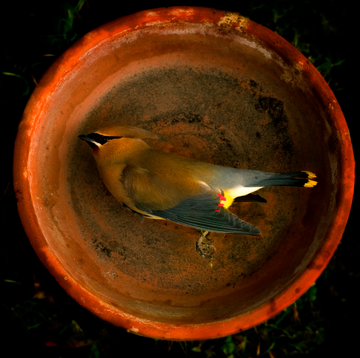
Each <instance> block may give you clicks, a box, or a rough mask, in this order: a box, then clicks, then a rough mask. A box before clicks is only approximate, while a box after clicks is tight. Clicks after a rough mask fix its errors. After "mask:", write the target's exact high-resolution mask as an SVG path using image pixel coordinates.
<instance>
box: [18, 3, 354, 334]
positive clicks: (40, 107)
mask: <svg viewBox="0 0 360 358" xmlns="http://www.w3.org/2000/svg"><path fill="white" fill-rule="evenodd" d="M163 23H211V24H213V25H216V26H221V27H224V28H230V27H231V28H235V29H237V30H240V31H242V32H245V33H246V34H247V35H249V36H250V37H253V38H256V39H257V40H258V41H260V42H261V43H262V44H263V45H264V46H266V47H267V48H270V49H271V50H272V51H274V52H276V53H277V54H278V55H279V56H280V57H282V58H286V59H287V61H289V62H290V63H292V64H293V65H295V64H297V65H298V66H299V64H300V66H301V68H302V74H303V75H304V77H305V78H306V80H307V81H308V82H310V84H311V85H312V87H313V88H314V90H315V91H316V92H317V94H318V96H319V99H320V101H321V102H322V103H323V104H324V107H328V109H329V110H328V114H329V121H330V122H331V123H332V125H333V128H335V129H336V130H337V134H338V138H339V142H340V144H341V153H340V158H339V170H338V180H339V183H341V187H342V190H341V195H340V196H339V199H338V202H337V205H336V209H335V216H334V219H333V221H332V223H331V225H330V226H329V229H328V232H327V234H326V237H325V239H324V244H323V246H322V247H321V248H320V249H318V251H317V252H316V254H315V255H314V258H313V260H312V262H311V265H309V266H308V268H307V269H306V270H305V271H304V272H303V273H302V274H300V275H299V277H298V278H297V279H295V280H294V281H293V282H292V283H291V284H290V285H289V287H288V288H287V289H285V290H284V291H283V292H282V293H281V294H278V295H277V296H275V297H274V298H272V299H271V300H270V301H269V302H267V303H265V304H263V305H261V306H259V307H257V308H255V309H254V310H252V311H250V312H248V313H246V314H243V315H241V316H237V317H234V318H231V319H226V320H223V321H218V322H213V323H204V324H195V325H191V324H188V325H180V324H168V323H162V322H154V321H150V320H146V319H141V318H139V317H136V316H133V315H130V314H127V313H124V312H121V311H119V310H117V309H115V308H114V307H112V306H110V305H109V304H107V303H105V302H103V301H101V300H100V299H98V298H97V297H95V296H94V295H93V294H92V293H91V292H89V291H87V290H86V289H85V288H84V287H81V286H80V285H78V284H77V283H76V282H75V281H72V279H71V274H70V273H68V272H66V271H65V269H64V267H63V266H62V265H61V263H60V261H59V260H58V259H57V257H56V255H54V253H53V252H52V251H51V249H50V247H49V246H48V244H47V242H46V238H45V237H44V236H43V234H42V231H41V227H40V225H39V223H38V220H37V218H36V215H35V211H34V208H33V206H32V203H31V193H30V185H29V181H28V179H27V175H28V173H30V171H29V172H27V169H28V167H27V164H28V159H29V157H30V155H31V144H32V143H31V140H32V139H34V138H35V136H34V134H35V133H36V129H37V126H39V125H40V123H41V120H42V114H43V113H45V111H46V109H47V105H48V98H49V97H50V95H49V94H51V93H53V92H55V91H56V90H57V85H58V83H59V82H61V81H62V80H63V78H64V77H65V76H66V75H67V73H68V72H69V71H70V69H71V68H72V67H73V66H74V65H75V64H77V63H79V61H80V59H81V58H82V56H83V55H84V54H86V53H87V52H88V51H90V50H91V49H93V48H94V47H95V46H98V45H100V44H101V43H102V41H107V40H109V38H114V37H117V36H123V35H124V34H126V33H128V32H130V31H132V30H136V29H139V28H144V27H147V26H156V25H158V24H163ZM49 79H50V82H49V84H47V85H46V86H42V83H47V82H48V80H49ZM326 105H328V106H326ZM354 179H355V161H354V155H353V149H352V144H351V139H350V134H349V130H348V127H347V124H346V121H345V118H344V116H343V113H342V111H341V109H340V106H339V105H338V103H337V101H336V99H335V96H334V94H333V93H332V91H331V90H330V88H329V86H328V85H327V83H326V82H325V80H324V79H323V78H322V76H321V75H320V74H319V72H318V71H317V70H316V69H315V67H314V66H313V65H312V64H311V63H310V62H309V61H308V60H307V59H306V58H305V57H304V56H303V55H302V54H301V53H300V52H299V51H298V50H297V49H295V48H294V47H293V46H292V45H291V44H290V43H288V42H287V41H286V40H285V39H283V38H282V37H280V36H279V35H277V34H275V33H274V32H272V31H271V30H269V29H267V28H265V27H263V26H262V25H259V24H256V23H254V22H253V21H251V20H249V19H246V18H244V17H242V16H240V15H239V14H237V13H229V12H225V11H221V10H215V9H210V8H201V7H170V8H159V9H152V10H145V11H141V12H138V13H135V14H132V15H128V16H125V17H122V18H119V19H117V20H115V21H112V22H110V23H107V24H105V25H103V26H100V27H99V28H97V29H95V30H93V31H91V32H90V33H88V34H87V35H85V36H84V37H83V38H82V39H81V40H79V41H78V42H77V43H75V44H74V45H73V46H71V47H70V48H69V49H68V50H67V51H66V52H65V53H64V54H63V55H62V56H60V57H59V58H58V59H57V60H56V61H55V63H54V64H53V65H52V66H51V67H50V68H49V69H48V71H47V72H46V74H45V75H44V76H43V78H42V80H41V81H40V82H39V85H38V86H37V87H36V89H35V90H34V93H33V94H32V96H31V97H30V99H29V102H28V104H27V106H26V109H25V111H24V114H23V118H22V121H21V123H20V125H19V129H18V135H17V138H16V141H15V149H14V190H15V193H16V198H17V199H18V210H19V215H20V218H21V221H22V224H23V226H24V229H25V232H26V233H27V235H28V237H29V240H30V242H31V244H32V246H33V248H34V250H35V251H36V253H37V255H38V257H39V258H40V260H41V261H42V262H43V264H44V265H45V266H46V268H47V269H48V270H49V271H50V273H51V274H52V275H53V276H54V277H55V278H56V280H57V281H58V282H59V284H60V285H61V286H62V287H63V289H64V290H65V291H66V292H67V293H68V294H69V295H70V296H72V297H73V298H74V299H75V300H76V301H77V302H78V303H79V304H81V305H82V306H84V307H85V308H87V309H88V310H89V311H90V312H92V313H94V314H95V315H97V316H98V317H100V318H102V319H104V320H106V321H108V322H110V323H112V324H114V325H116V326H120V327H123V328H125V329H127V331H128V332H132V333H135V334H138V335H142V336H146V337H152V338H157V339H167V340H203V339H213V338H218V337H223V336H228V335H231V334H235V333H237V332H239V331H244V330H246V329H249V328H251V327H254V326H256V325H258V324H260V323H262V322H264V321H266V320H268V319H270V318H271V317H273V316H275V315H276V314H278V313H280V312H281V311H282V310H283V309H285V308H286V307H288V306H289V305H291V304H292V303H293V302H294V301H295V300H296V299H298V298H299V297H300V296H301V295H302V294H303V293H304V292H305V291H306V290H307V289H308V288H309V287H310V286H311V285H312V284H313V282H315V281H316V279H317V278H318V277H319V276H320V274H321V273H322V271H323V270H324V269H325V267H326V266H327V264H328V262H329V261H330V259H331V257H332V255H333V254H334V252H335V250H336V248H337V246H338V244H339V242H340V240H341V237H342V234H343V232H344V230H345V226H346V223H347V220H348V217H349V214H350V209H351V204H352V198H353V191H354ZM310 266H311V267H314V266H316V267H317V269H316V270H315V269H312V268H311V267H310ZM274 307H275V308H274Z"/></svg>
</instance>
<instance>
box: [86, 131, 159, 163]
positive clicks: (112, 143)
mask: <svg viewBox="0 0 360 358" xmlns="http://www.w3.org/2000/svg"><path fill="white" fill-rule="evenodd" d="M144 138H151V139H157V138H158V136H157V135H156V134H154V133H151V132H149V131H147V130H145V129H142V128H137V127H132V126H111V127H106V128H103V129H101V130H98V131H96V132H93V133H90V134H87V135H79V139H81V140H84V141H85V142H86V143H87V144H88V145H89V146H90V147H91V148H92V150H93V154H94V156H95V158H96V160H97V161H98V160H99V159H100V158H102V160H104V159H105V160H106V161H107V160H108V159H109V158H113V157H119V156H122V157H123V156H124V155H125V154H126V153H129V152H134V151H136V149H137V148H140V147H143V146H147V144H146V143H145V142H143V141H142V140H141V139H144Z"/></svg>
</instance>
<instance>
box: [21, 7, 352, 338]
mask: <svg viewBox="0 0 360 358" xmlns="http://www.w3.org/2000/svg"><path fill="white" fill-rule="evenodd" d="M114 123H122V124H130V125H134V126H139V127H141V128H145V129H148V130H151V131H153V132H155V133H158V134H159V135H160V136H161V140H159V141H148V142H149V143H150V144H151V145H153V146H155V147H157V148H161V149H164V150H166V151H170V152H174V153H177V154H180V155H183V156H188V157H193V158H196V159H200V160H203V161H207V162H211V163H216V164H220V165H225V166H232V167H239V168H249V169H257V170H264V171H275V172H286V171H296V170H310V171H313V172H315V173H316V174H317V175H318V181H319V184H318V186H317V187H315V188H313V189H304V188H266V189H263V190H262V192H261V193H262V196H263V197H265V198H266V199H267V201H268V202H267V204H262V203H239V204H237V205H234V207H233V210H234V212H235V213H236V214H237V215H238V216H240V217H241V218H243V219H244V220H246V221H248V222H250V223H252V224H254V225H257V226H258V227H259V228H260V229H261V231H262V233H263V235H262V236H261V237H259V238H254V237H249V236H240V235H222V234H214V233H212V234H211V237H212V238H213V242H214V245H215V247H216V249H217V251H216V260H214V261H213V267H212V268H211V267H210V265H209V260H207V259H205V258H203V257H201V256H200V255H199V254H198V253H197V252H196V249H195V242H196V240H197V238H198V237H199V232H197V231H196V230H193V229H190V228H186V227H183V226H180V225H176V224H173V223H170V222H159V221H153V220H146V219H145V220H143V219H141V218H140V217H139V216H137V215H135V214H132V213H130V212H128V211H126V210H124V209H123V207H122V206H121V205H120V204H119V203H118V202H117V201H116V200H115V199H114V198H113V197H112V196H111V195H110V194H109V193H108V191H107V190H106V188H105V187H104V185H103V183H102V181H101V179H100V177H99V174H98V171H97V168H96V165H95V162H94V159H93V157H92V155H91V152H90V149H89V148H88V146H87V145H86V144H85V143H84V142H82V141H80V140H79V139H78V138H77V136H78V135H79V134H87V133H90V132H92V131H94V130H96V129H99V128H101V127H104V126H105V125H110V124H114ZM14 176H15V190H16V195H17V198H18V207H19V213H20V216H21V220H22V222H23V225H24V228H25V230H26V233H27V235H28V236H29V239H30V241H31V243H32V245H33V247H34V249H35V251H36V253H37V254H38V256H39V257H40V259H41V260H42V262H43V263H44V265H45V266H46V267H47V268H48V269H49V271H50V272H51V274H52V275H54V276H55V278H56V279H57V281H58V282H59V283H60V285H61V286H62V287H63V288H64V289H65V290H66V292H67V293H68V294H69V295H71V296H72V297H73V298H74V299H75V300H76V301H78V302H79V303H80V304H81V305H83V306H84V307H86V308H87V309H89V310H90V311H91V312H93V313H94V314H96V315H98V316H99V317H101V318H102V319H104V320H107V321H109V322H111V323H113V324H114V325H117V326H121V327H124V328H126V329H128V330H129V331H130V332H133V333H137V334H141V335H145V336H149V337H155V338H159V339H172V340H197V339H207V338H215V337H220V336H226V335H230V334H233V333H235V332H238V331H240V330H245V329H248V328H250V327H253V326H255V325H257V324H259V323H261V322H263V321H265V320H267V319H269V318H270V317H272V316H274V315H276V314H277V313H279V312H280V311H281V310H283V309H284V308H286V307H287V306H288V305H290V304H291V303H293V302H294V301H295V300H296V299H297V298H299V297H300V295H301V294H303V293H304V292H305V291H306V290H307V289H308V288H309V287H310V285H311V284H312V283H313V282H314V281H315V280H316V279H317V278H318V277H319V275H320V273H321V272H322V271H323V270H324V268H325V267H326V265H327V263H328V262H329V260H330V258H331V256H332V255H333V253H334V251H335V249H336V247H337V245H338V243H339V241H340V239H341V236H342V233H343V231H344V228H345V225H346V222H347V219H348V215H349V211H350V206H351V201H352V196H353V186H354V158H353V151H352V146H351V140H350V135H349V131H348V128H347V125H346V122H345V119H344V117H343V114H342V112H341V109H340V107H339V105H338V103H337V101H336V99H335V97H334V95H333V93H332V92H331V90H330V89H329V87H328V86H327V84H326V82H325V81H324V79H323V78H322V77H321V75H320V74H319V73H318V72H317V70H316V69H315V68H314V67H313V66H312V64H311V63H310V62H309V61H308V60H307V59H306V58H305V57H304V56H302V55H301V54H300V53H299V52H298V51H297V50H296V49H295V48H294V47H293V46H291V45H290V44H289V43H288V42H286V41H285V40H284V39H282V38H281V37H279V36H278V35H276V34H275V33H273V32H271V31H270V30H268V29H266V28H264V27H262V26H260V25H258V24H256V23H254V22H252V21H250V20H248V19H246V18H244V17H241V16H240V15H239V14H236V13H226V12H224V11H217V10H213V9H206V8H191V7H182V8H179V7H175V8H167V9H155V10H151V11H143V12H140V13H137V14H134V15H131V16H128V17H124V18H121V19H119V20H116V21H114V22H111V23H109V24H106V25H104V26H102V27H100V28H98V29H96V30H94V31H92V32H91V33H89V34H88V35H86V36H84V37H83V38H82V39H81V40H80V41H78V42H77V43H76V44H75V45H74V46H72V47H71V48H70V49H69V50H68V51H66V53H65V54H64V55H63V56H61V57H60V58H59V59H58V60H57V61H56V62H55V63H54V65H52V66H51V68H50V69H49V70H48V72H47V73H46V75H45V76H44V77H43V78H42V80H41V82H40V83H39V85H38V86H37V88H36V90H35V91H34V93H33V95H32V97H31V98H30V100H29V103H28V105H27V107H26V110H25V112H24V117H23V119H22V122H21V124H20V127H19V132H18V137H17V140H16V145H15V163H14Z"/></svg>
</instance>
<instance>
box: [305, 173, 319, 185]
mask: <svg viewBox="0 0 360 358" xmlns="http://www.w3.org/2000/svg"><path fill="white" fill-rule="evenodd" d="M303 172H304V173H306V174H307V175H308V181H307V182H306V183H305V184H304V188H313V187H314V186H316V184H317V181H316V180H312V179H315V178H316V174H315V173H312V172H308V171H306V170H304V171H303Z"/></svg>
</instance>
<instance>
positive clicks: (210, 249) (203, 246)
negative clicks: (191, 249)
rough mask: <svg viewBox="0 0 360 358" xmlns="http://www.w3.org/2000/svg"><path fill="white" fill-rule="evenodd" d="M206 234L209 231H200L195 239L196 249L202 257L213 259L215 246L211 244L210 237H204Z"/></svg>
mask: <svg viewBox="0 0 360 358" xmlns="http://www.w3.org/2000/svg"><path fill="white" fill-rule="evenodd" d="M208 234H209V231H205V232H201V236H200V237H199V238H198V239H197V241H196V251H197V252H198V253H199V254H200V256H202V257H205V258H207V259H211V260H215V258H214V257H213V255H214V254H215V252H216V247H215V246H214V245H212V244H211V239H209V238H207V237H206V235H208Z"/></svg>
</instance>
